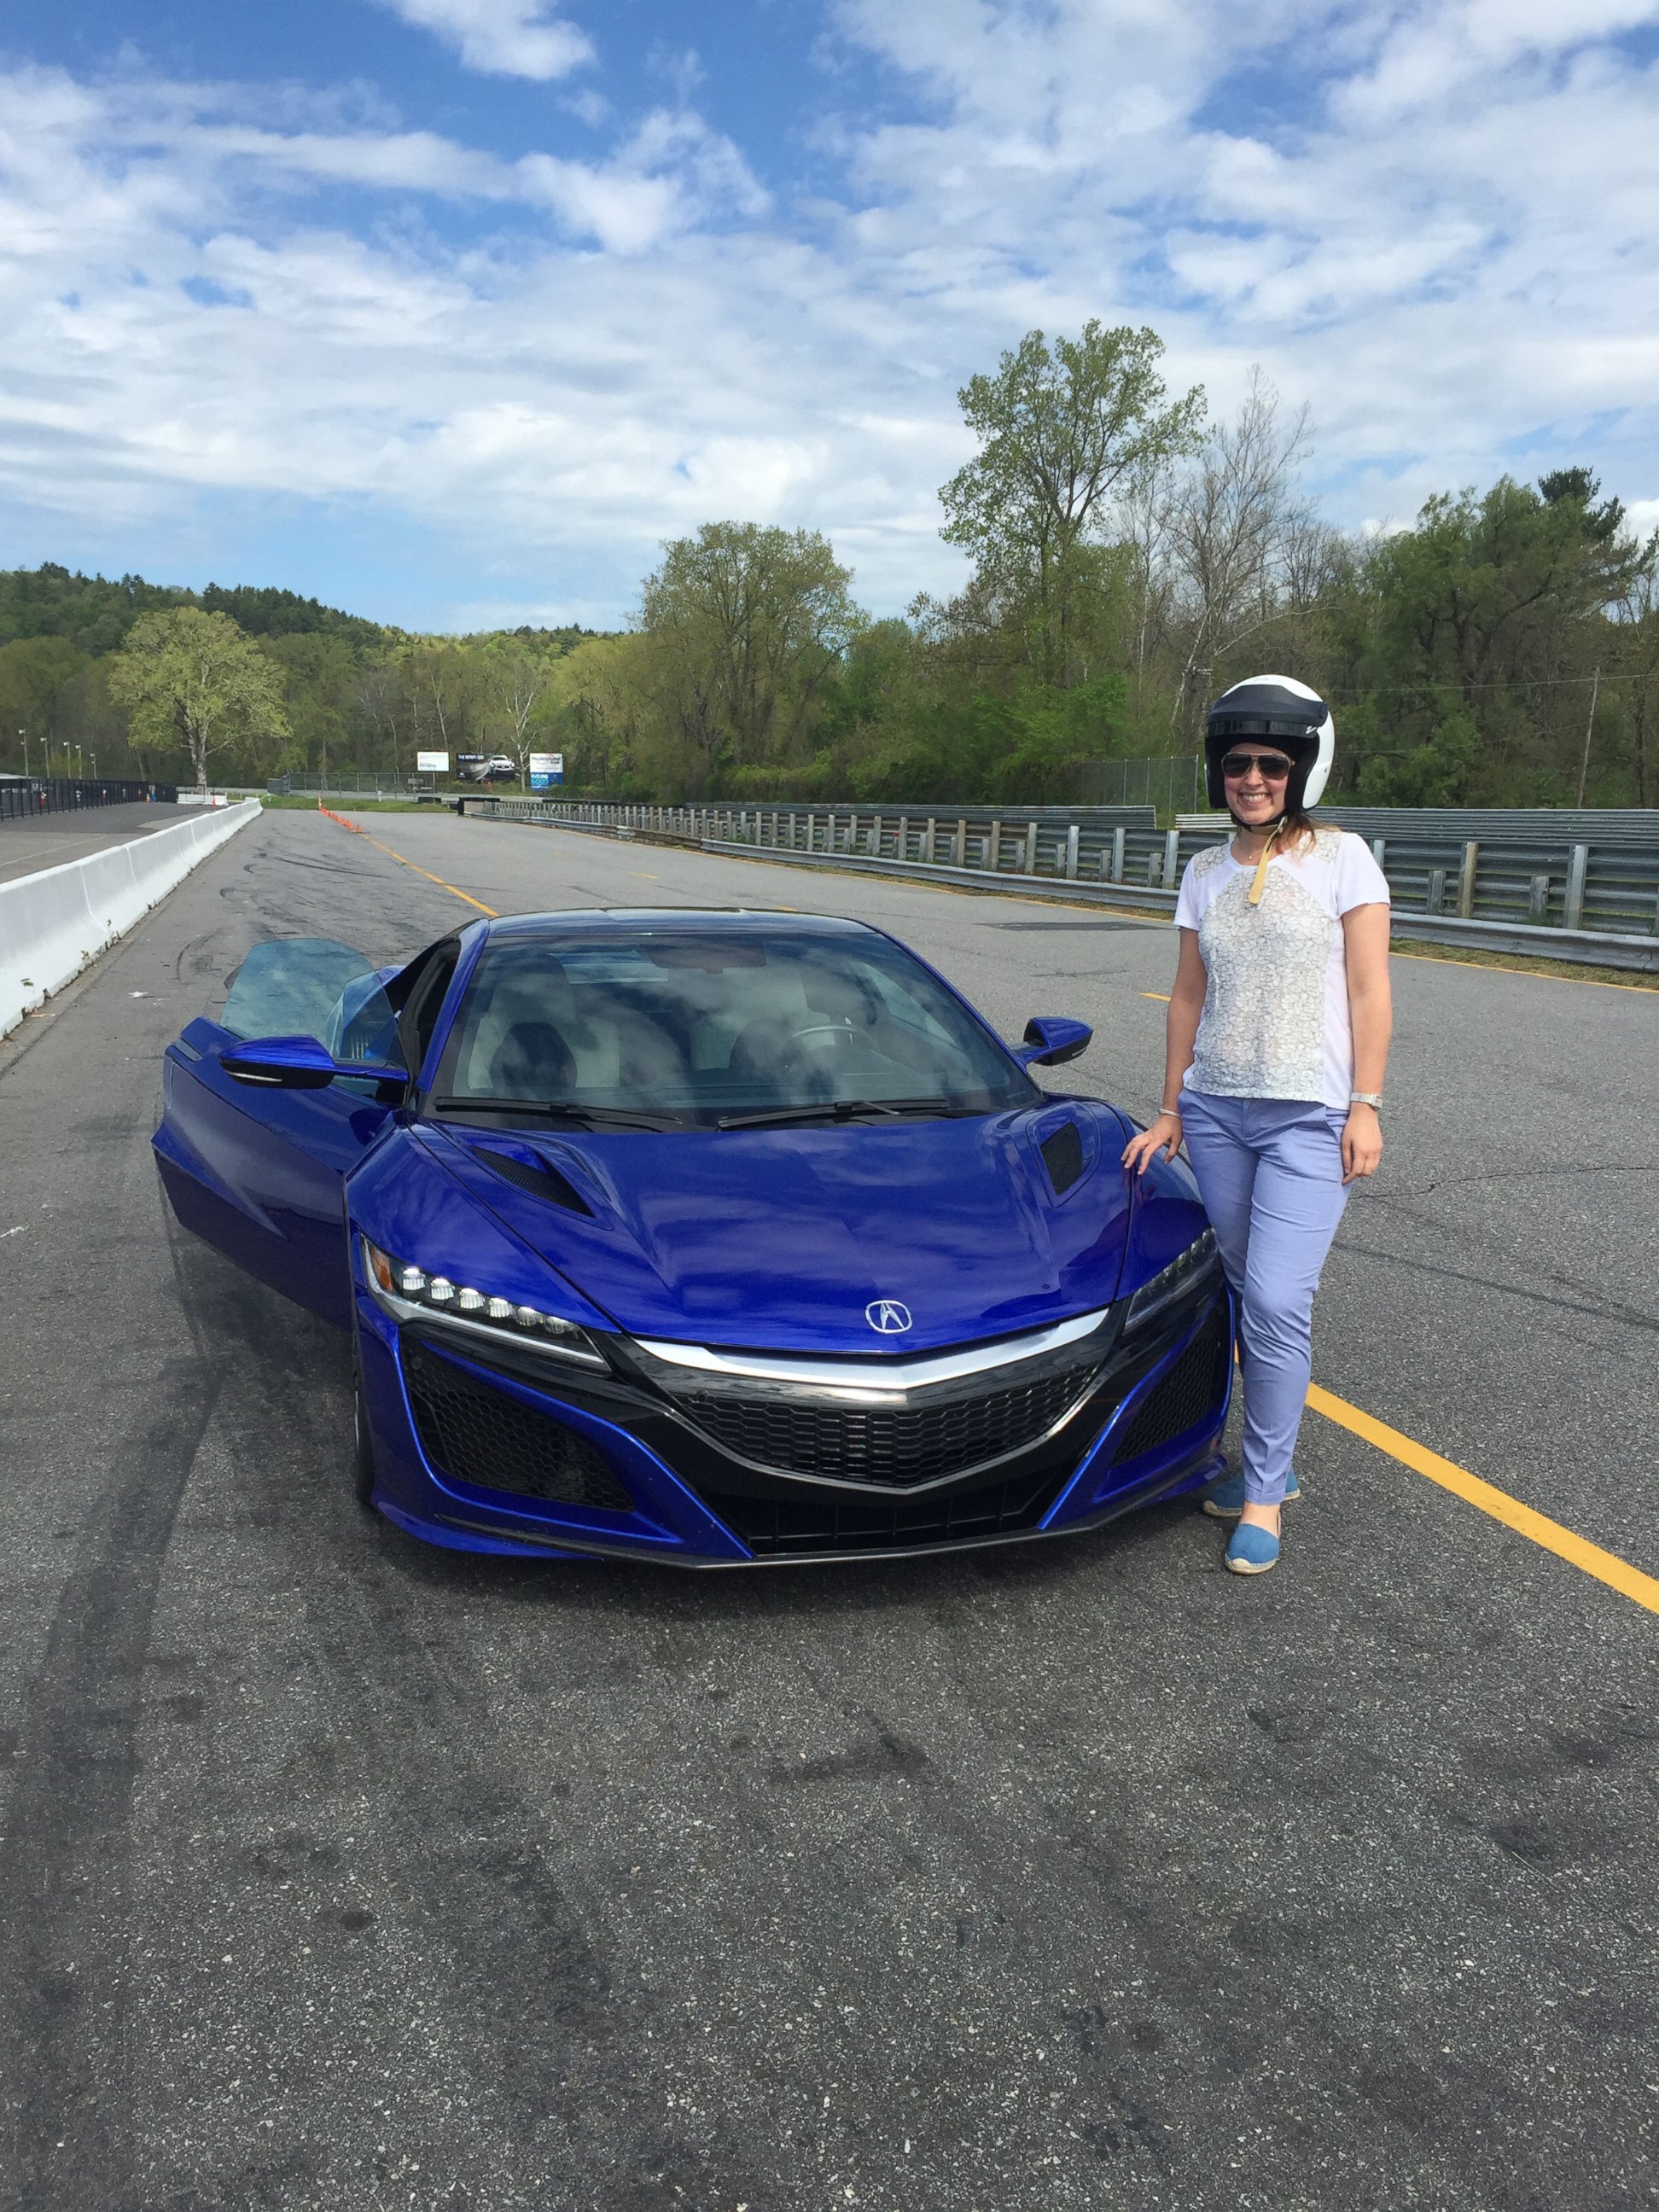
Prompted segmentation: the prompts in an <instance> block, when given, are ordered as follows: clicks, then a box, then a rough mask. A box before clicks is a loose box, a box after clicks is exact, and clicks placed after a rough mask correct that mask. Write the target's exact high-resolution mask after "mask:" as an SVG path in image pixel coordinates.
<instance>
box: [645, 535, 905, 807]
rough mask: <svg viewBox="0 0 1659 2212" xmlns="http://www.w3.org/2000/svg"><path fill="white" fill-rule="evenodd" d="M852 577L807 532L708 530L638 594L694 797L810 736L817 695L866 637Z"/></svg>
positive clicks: (671, 554) (683, 545) (673, 550)
mask: <svg viewBox="0 0 1659 2212" xmlns="http://www.w3.org/2000/svg"><path fill="white" fill-rule="evenodd" d="M851 581H852V576H851V572H850V571H849V570H848V569H846V568H842V566H841V565H840V563H839V562H837V561H836V556H835V553H834V551H833V550H832V549H831V547H830V544H829V540H828V539H827V538H822V537H820V536H819V535H818V533H817V532H816V531H813V530H779V529H776V528H773V527H769V526H763V525H761V524H759V523H753V522H708V523H705V524H704V525H703V526H702V529H701V530H700V531H699V532H697V534H696V537H695V538H678V539H676V540H675V541H674V542H673V543H672V544H669V545H665V547H664V549H663V562H662V565H661V567H660V568H658V569H657V570H656V572H655V574H653V575H650V576H647V578H646V580H645V584H644V586H643V588H642V591H641V609H640V628H641V632H642V634H643V635H644V636H645V637H646V638H647V640H648V641H650V644H651V646H652V647H653V659H654V662H655V665H656V670H657V688H658V696H659V701H660V702H661V707H662V710H663V712H664V714H665V717H666V720H667V721H668V723H669V725H670V726H671V728H672V729H673V730H674V731H675V732H676V733H677V734H678V737H679V738H680V740H681V743H682V744H684V747H685V748H686V750H687V751H688V752H689V753H690V757H691V760H692V763H694V765H695V774H696V789H697V790H698V791H699V792H707V791H710V790H712V789H714V787H715V786H716V784H717V782H718V780H719V778H720V775H721V773H722V771H723V770H724V769H727V768H741V767H746V766H750V765H752V764H757V763H770V762H774V761H779V760H782V759H784V758H787V757H789V755H790V754H791V753H792V752H793V751H795V750H798V749H799V746H800V744H801V741H802V740H803V738H805V734H806V732H807V728H808V726H809V723H810V720H811V715H812V714H813V711H814V708H815V706H816V703H817V698H818V695H819V693H820V691H821V690H822V689H823V685H824V684H825V683H826V681H827V680H828V679H829V676H830V675H831V674H832V672H833V671H835V669H836V667H837V665H838V664H839V662H840V659H841V656H842V653H843V652H844V651H845V649H846V647H847V646H848V643H849V642H850V641H851V640H852V638H853V636H854V635H855V633H856V632H857V631H858V629H860V627H861V624H862V619H863V618H862V617H861V616H860V612H859V610H858V609H857V608H856V607H855V606H854V604H853V601H852V599H851V598H850V596H849V595H848V585H849V584H850V583H851Z"/></svg>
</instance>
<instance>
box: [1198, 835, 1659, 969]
mask: <svg viewBox="0 0 1659 2212" xmlns="http://www.w3.org/2000/svg"><path fill="white" fill-rule="evenodd" d="M1321 818H1322V820H1328V821H1330V822H1333V823H1336V824H1337V825H1338V826H1339V827H1340V828H1341V829H1351V830H1352V831H1353V832H1354V834H1355V835H1356V836H1361V837H1364V839H1365V840H1366V842H1368V843H1369V845H1370V848H1371V851H1372V852H1373V854H1375V855H1376V860H1377V862H1378V864H1379V866H1381V868H1382V870H1383V874H1384V875H1385V876H1387V878H1388V879H1389V890H1391V891H1392V892H1393V894H1394V900H1395V911H1396V913H1397V914H1398V915H1400V917H1401V921H1402V922H1403V921H1404V919H1405V918H1406V917H1407V916H1408V915H1425V916H1428V917H1431V918H1433V919H1450V920H1455V921H1465V922H1482V923H1504V924H1513V925H1516V926H1522V927H1531V928H1534V929H1551V928H1553V929H1561V930H1588V931H1595V932H1603V931H1604V932H1607V933H1610V934H1613V935H1623V936H1638V937H1649V936H1656V935H1659V814H1655V813H1650V812H1645V811H1644V812H1643V813H1641V814H1639V815H1638V816H1637V817H1636V822H1637V824H1638V830H1639V829H1640V826H1641V825H1643V824H1651V828H1650V829H1648V830H1647V833H1646V835H1645V836H1641V835H1639V834H1638V836H1631V835H1629V834H1628V830H1627V828H1626V825H1625V824H1623V823H1619V822H1617V821H1615V822H1613V823H1607V822H1605V821H1604V820H1602V819H1601V818H1600V817H1597V816H1587V815H1583V814H1580V815H1573V814H1554V813H1551V812H1545V811H1540V812H1539V813H1537V814H1535V815H1533V816H1531V817H1530V818H1528V815H1527V814H1525V813H1522V812H1521V811H1514V812H1509V813H1504V814H1501V815H1500V814H1497V813H1495V812H1493V813H1485V812H1480V811H1474V810H1471V811H1469V812H1468V814H1459V813H1457V812H1456V811H1454V810H1452V809H1450V808H1431V809H1430V808H1425V809H1424V810H1423V811H1421V812H1420V813H1419V812H1416V811H1412V810H1408V809H1407V808H1405V807H1387V808H1384V807H1345V806H1333V807H1330V808H1322V809H1321ZM1177 822H1178V825H1179V827H1180V829H1181V831H1182V836H1191V837H1193V838H1194V840H1197V841H1200V842H1206V843H1213V842H1216V841H1218V839H1220V838H1222V837H1225V836H1226V835H1227V821H1226V817H1225V815H1215V814H1184V815H1181V816H1179V817H1177ZM1587 822H1588V823H1591V824H1592V825H1593V829H1585V828H1584V826H1583V825H1584V824H1585V823H1587Z"/></svg>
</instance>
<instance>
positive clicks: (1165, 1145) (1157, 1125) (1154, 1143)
mask: <svg viewBox="0 0 1659 2212" xmlns="http://www.w3.org/2000/svg"><path fill="white" fill-rule="evenodd" d="M1180 1150H1181V1116H1180V1115H1179V1114H1160V1115H1158V1118H1157V1120H1156V1121H1154V1122H1153V1123H1152V1127H1151V1128H1150V1129H1142V1130H1140V1131H1139V1133H1137V1134H1136V1135H1134V1136H1133V1137H1131V1138H1130V1139H1129V1141H1128V1143H1127V1145H1125V1146H1124V1147H1123V1164H1124V1166H1125V1167H1126V1168H1132V1169H1133V1170H1134V1172H1135V1174H1136V1175H1145V1174H1146V1170H1147V1169H1148V1168H1149V1167H1150V1166H1151V1165H1152V1162H1153V1161H1154V1160H1156V1159H1165V1160H1172V1159H1173V1158H1175V1156H1176V1153H1177V1152H1179V1151H1180ZM1343 1164H1344V1165H1345V1166H1346V1164H1347V1152H1346V1139H1344V1152H1343Z"/></svg>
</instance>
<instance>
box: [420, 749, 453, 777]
mask: <svg viewBox="0 0 1659 2212" xmlns="http://www.w3.org/2000/svg"><path fill="white" fill-rule="evenodd" d="M415 765H416V768H417V769H419V771H420V773H421V774H422V775H448V774H449V755H448V754H447V753H416V756H415Z"/></svg>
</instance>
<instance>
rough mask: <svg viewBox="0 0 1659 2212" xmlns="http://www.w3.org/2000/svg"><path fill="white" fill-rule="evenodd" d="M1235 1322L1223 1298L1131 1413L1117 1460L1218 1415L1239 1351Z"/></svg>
mask: <svg viewBox="0 0 1659 2212" xmlns="http://www.w3.org/2000/svg"><path fill="white" fill-rule="evenodd" d="M1229 1322H1230V1316H1229V1310H1228V1305H1227V1301H1226V1299H1225V1298H1221V1299H1218V1301H1217V1303H1216V1305H1215V1307H1214V1310H1212V1313H1211V1315H1210V1316H1209V1318H1208V1320H1207V1321H1206V1322H1205V1324H1204V1326H1203V1328H1200V1331H1199V1333H1198V1334H1197V1335H1196V1336H1195V1337H1194V1339H1193V1340H1192V1342H1191V1343H1190V1344H1189V1345H1188V1346H1187V1349H1186V1350H1185V1351H1184V1352H1182V1355H1181V1357H1180V1358H1178V1359H1177V1360H1176V1363H1175V1364H1174V1365H1173V1366H1172V1367H1171V1368H1170V1369H1169V1370H1168V1371H1167V1373H1165V1374H1164V1375H1163V1376H1160V1377H1159V1379H1158V1382H1157V1383H1154V1384H1153V1386H1152V1389H1151V1390H1150V1391H1148V1393H1147V1394H1146V1397H1145V1399H1144V1400H1143V1401H1141V1403H1140V1404H1139V1406H1138V1407H1136V1409H1135V1411H1134V1413H1133V1414H1132V1415H1131V1417H1130V1419H1129V1424H1128V1426H1127V1430H1126V1431H1125V1432H1124V1435H1123V1437H1122V1440H1121V1443H1119V1444H1118V1446H1117V1449H1115V1451H1114V1453H1113V1454H1112V1459H1113V1462H1114V1464H1121V1462H1124V1461H1126V1460H1132V1459H1139V1457H1140V1456H1141V1455H1142V1454H1143V1453H1144V1452H1152V1451H1157V1450H1158V1449H1160V1448H1161V1447H1162V1446H1163V1445H1164V1444H1168V1443H1174V1442H1175V1439H1176V1437H1178V1436H1182V1435H1184V1433H1185V1432H1186V1431H1187V1430H1188V1429H1192V1428H1196V1427H1197V1425H1198V1424H1199V1423H1200V1421H1201V1420H1203V1419H1205V1418H1206V1415H1213V1413H1214V1412H1215V1410H1216V1407H1217V1405H1218V1401H1219V1400H1220V1398H1221V1395H1222V1393H1223V1392H1224V1391H1225V1389H1226V1387H1227V1366H1228V1363H1229V1362H1230V1361H1231V1358H1232V1356H1233V1340H1232V1330H1231V1327H1230V1326H1229Z"/></svg>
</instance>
